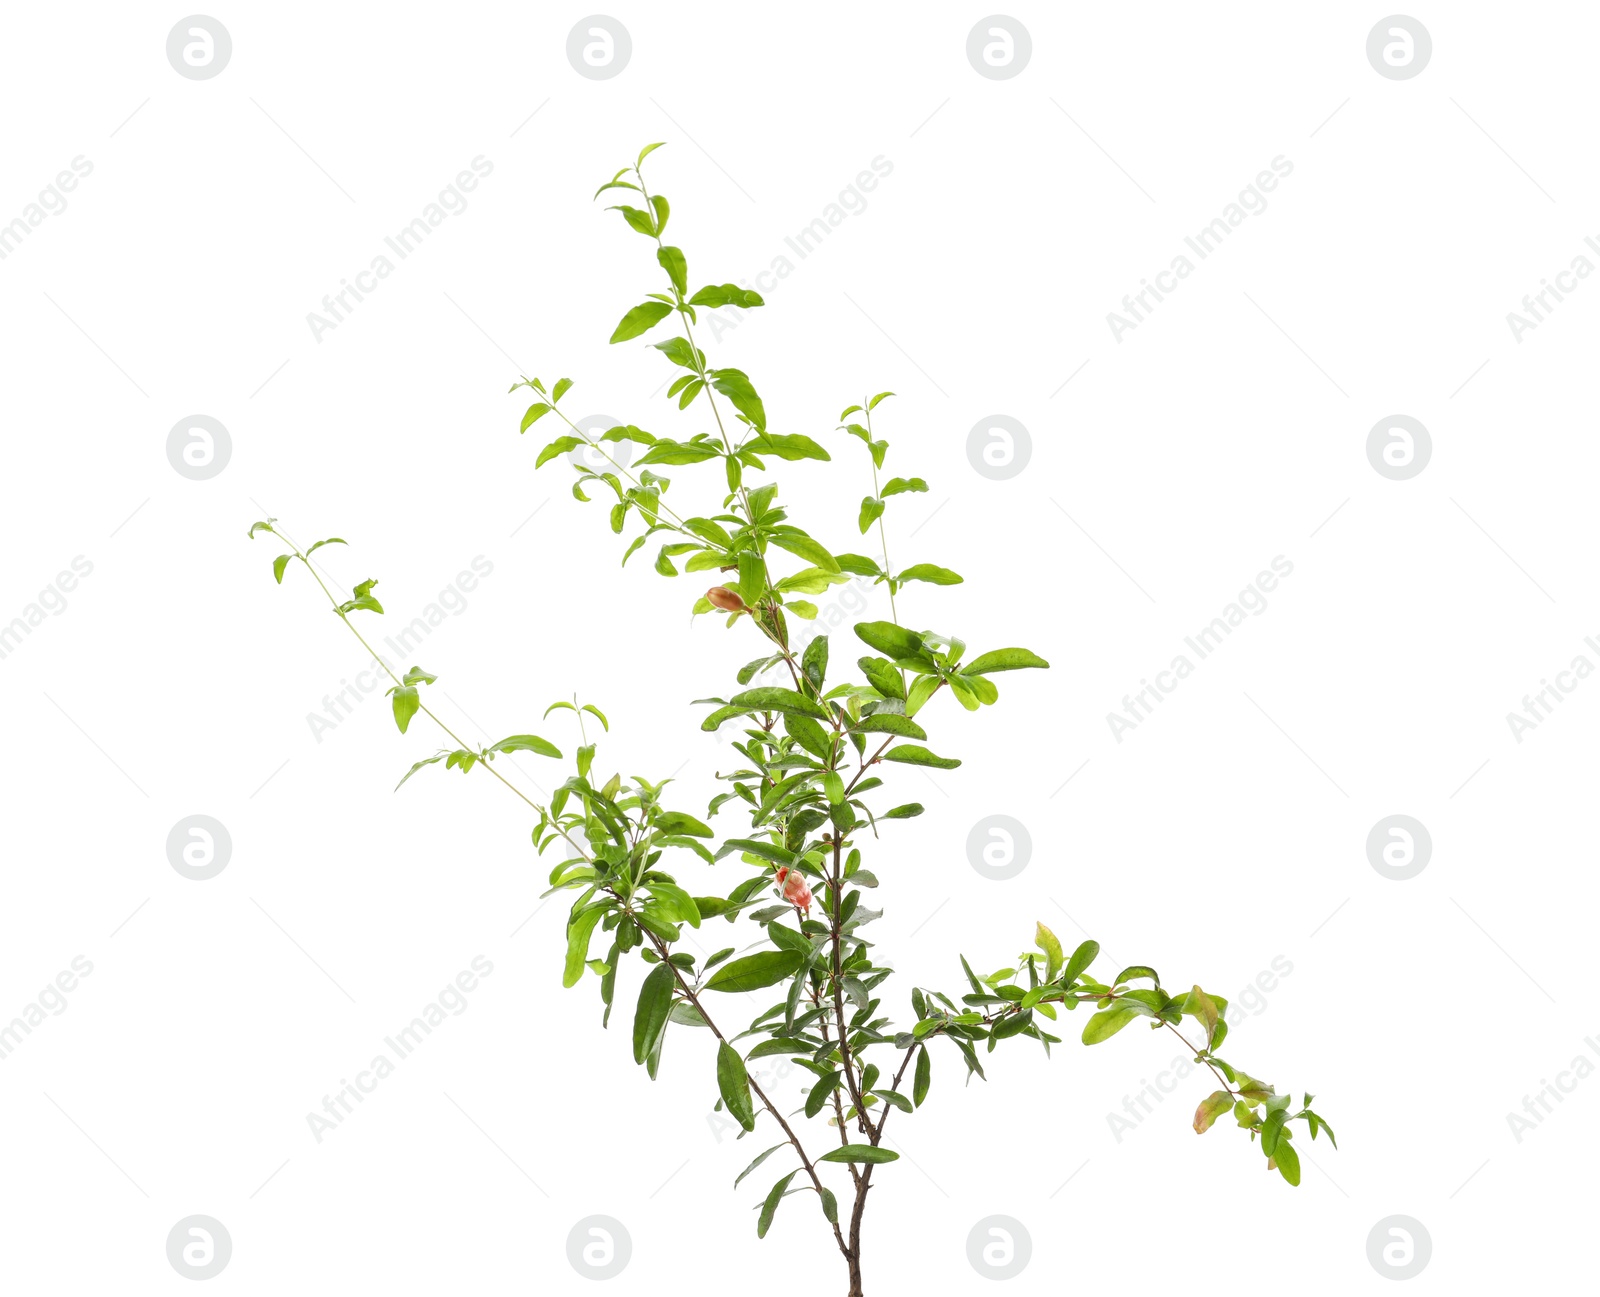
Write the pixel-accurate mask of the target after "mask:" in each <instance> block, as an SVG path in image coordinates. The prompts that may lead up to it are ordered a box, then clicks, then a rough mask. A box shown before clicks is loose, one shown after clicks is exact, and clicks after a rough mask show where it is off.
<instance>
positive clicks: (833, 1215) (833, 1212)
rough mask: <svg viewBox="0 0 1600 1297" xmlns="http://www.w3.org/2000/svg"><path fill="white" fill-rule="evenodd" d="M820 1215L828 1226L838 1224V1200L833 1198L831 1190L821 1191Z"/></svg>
mask: <svg viewBox="0 0 1600 1297" xmlns="http://www.w3.org/2000/svg"><path fill="white" fill-rule="evenodd" d="M822 1214H823V1215H824V1216H826V1217H827V1218H828V1223H829V1224H830V1225H837V1224H838V1223H839V1200H838V1199H837V1198H835V1197H834V1196H833V1190H832V1189H829V1188H826V1187H824V1189H823V1190H822Z"/></svg>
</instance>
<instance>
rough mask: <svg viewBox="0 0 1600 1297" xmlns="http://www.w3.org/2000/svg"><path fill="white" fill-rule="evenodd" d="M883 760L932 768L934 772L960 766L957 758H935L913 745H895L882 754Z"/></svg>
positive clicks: (925, 750) (924, 749)
mask: <svg viewBox="0 0 1600 1297" xmlns="http://www.w3.org/2000/svg"><path fill="white" fill-rule="evenodd" d="M883 760H885V761H899V762H903V763H904V764H905V765H908V766H932V767H934V768H935V769H936V770H954V769H955V768H956V767H957V766H959V765H960V764H961V761H960V759H959V758H957V757H937V756H934V754H933V753H931V752H929V751H928V749H927V748H925V747H920V746H919V745H917V744H915V743H900V744H896V745H895V746H894V747H892V748H890V749H889V750H888V751H887V752H885V753H884V754H883Z"/></svg>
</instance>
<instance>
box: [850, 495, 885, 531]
mask: <svg viewBox="0 0 1600 1297" xmlns="http://www.w3.org/2000/svg"><path fill="white" fill-rule="evenodd" d="M882 516H883V501H882V500H880V499H878V497H877V496H875V495H869V496H867V497H866V498H865V499H863V500H862V501H861V516H860V517H859V518H857V519H856V522H857V525H858V526H860V528H861V534H862V535H863V536H865V535H866V534H867V528H869V527H871V526H872V524H873V523H875V522H876V521H877V520H878V519H879V518H881V517H882Z"/></svg>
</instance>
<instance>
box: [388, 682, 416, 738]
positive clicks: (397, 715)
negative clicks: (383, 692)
mask: <svg viewBox="0 0 1600 1297" xmlns="http://www.w3.org/2000/svg"><path fill="white" fill-rule="evenodd" d="M389 692H390V693H391V694H393V695H394V723H395V724H396V725H398V726H399V727H400V733H402V734H404V733H405V732H406V726H407V725H409V724H411V718H412V717H413V716H415V715H416V714H417V709H418V708H419V707H421V706H422V698H421V696H420V695H419V694H418V693H417V689H416V686H415V685H397V686H396V687H395V688H393V689H391V690H390V691H389Z"/></svg>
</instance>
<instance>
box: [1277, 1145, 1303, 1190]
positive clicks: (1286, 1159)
mask: <svg viewBox="0 0 1600 1297" xmlns="http://www.w3.org/2000/svg"><path fill="white" fill-rule="evenodd" d="M1272 1160H1273V1162H1274V1163H1276V1164H1277V1167H1278V1174H1279V1175H1281V1176H1282V1177H1283V1178H1284V1179H1285V1180H1287V1181H1288V1182H1289V1183H1290V1184H1292V1185H1294V1186H1295V1187H1297V1188H1298V1187H1299V1184H1300V1154H1298V1153H1296V1152H1295V1151H1294V1145H1293V1144H1291V1143H1290V1142H1289V1141H1288V1140H1287V1139H1280V1140H1279V1141H1278V1151H1277V1152H1276V1153H1274V1154H1273V1155H1272Z"/></svg>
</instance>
